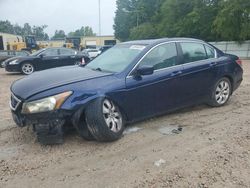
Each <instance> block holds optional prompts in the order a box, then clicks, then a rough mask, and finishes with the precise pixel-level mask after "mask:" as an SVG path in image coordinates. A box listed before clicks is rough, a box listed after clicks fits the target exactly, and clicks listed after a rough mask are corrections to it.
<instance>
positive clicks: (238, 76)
mask: <svg viewBox="0 0 250 188" xmlns="http://www.w3.org/2000/svg"><path fill="white" fill-rule="evenodd" d="M242 75H243V70H242V67H241V61H240V59H239V58H238V57H237V56H234V55H229V54H224V53H223V52H222V51H220V50H218V49H216V48H215V47H213V46H211V45H210V44H208V43H206V42H204V41H201V40H196V39H187V38H173V39H171V38H169V39H157V40H143V41H132V42H125V43H121V44H118V45H116V46H115V47H113V48H111V49H110V50H108V51H107V52H105V53H104V54H103V55H101V56H99V57H97V58H96V59H94V60H93V61H91V62H90V63H89V64H87V65H86V66H85V67H80V68H78V67H64V68H58V69H53V70H47V71H43V72H39V73H35V74H34V75H30V76H28V77H25V78H23V79H20V80H17V81H16V82H14V83H13V84H12V86H11V92H12V94H11V103H10V107H11V110H12V114H13V118H14V121H15V122H16V124H17V125H18V126H20V127H23V126H26V125H33V126H34V130H35V132H36V133H37V136H38V140H39V141H40V142H41V143H44V144H49V143H62V141H63V128H64V126H65V125H69V124H72V125H73V126H74V127H75V128H76V130H77V131H78V132H79V134H80V135H81V136H82V137H83V138H85V139H87V140H92V139H95V140H97V141H114V140H117V139H119V138H120V137H121V136H122V133H123V131H124V128H125V124H127V123H131V122H135V121H139V120H142V119H145V118H150V117H154V116H157V115H161V114H164V113H166V112H169V111H172V110H176V109H179V108H182V107H186V106H190V105H195V104H200V103H207V104H209V105H211V106H215V107H220V106H223V105H225V104H226V103H227V101H228V100H229V98H230V96H231V95H232V94H233V92H234V91H235V90H236V89H237V88H238V87H239V85H240V84H241V82H242Z"/></svg>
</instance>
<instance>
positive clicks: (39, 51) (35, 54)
mask: <svg viewBox="0 0 250 188" xmlns="http://www.w3.org/2000/svg"><path fill="white" fill-rule="evenodd" d="M44 50H45V49H41V50H38V51H36V52H34V53H33V54H31V56H38V55H39V54H40V53H42V52H43V51H44Z"/></svg>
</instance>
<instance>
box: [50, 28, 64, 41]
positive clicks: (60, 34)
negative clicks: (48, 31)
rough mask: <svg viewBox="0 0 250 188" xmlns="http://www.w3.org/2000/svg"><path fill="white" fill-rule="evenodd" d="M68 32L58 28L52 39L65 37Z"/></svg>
mask: <svg viewBox="0 0 250 188" xmlns="http://www.w3.org/2000/svg"><path fill="white" fill-rule="evenodd" d="M65 37H66V34H65V32H64V31H63V30H56V31H55V34H54V36H53V37H52V38H51V39H54V40H55V39H64V38H65Z"/></svg>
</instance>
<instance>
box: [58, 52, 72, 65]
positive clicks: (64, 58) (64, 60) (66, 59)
mask: <svg viewBox="0 0 250 188" xmlns="http://www.w3.org/2000/svg"><path fill="white" fill-rule="evenodd" d="M59 54H60V56H59V65H58V66H69V65H74V64H75V63H76V61H77V60H76V54H77V52H76V51H75V50H72V49H67V48H60V49H59Z"/></svg>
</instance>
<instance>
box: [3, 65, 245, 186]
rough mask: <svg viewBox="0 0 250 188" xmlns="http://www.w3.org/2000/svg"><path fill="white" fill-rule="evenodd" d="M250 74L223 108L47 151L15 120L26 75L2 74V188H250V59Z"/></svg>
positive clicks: (196, 110) (192, 111) (191, 111)
mask: <svg viewBox="0 0 250 188" xmlns="http://www.w3.org/2000/svg"><path fill="white" fill-rule="evenodd" d="M244 70H245V73H244V81H243V83H242V85H241V87H240V88H239V89H238V90H237V91H236V92H235V93H234V94H233V96H232V98H231V100H230V102H229V103H228V105H226V106H224V107H221V108H211V107H208V106H206V105H200V106H195V107H191V108H186V109H183V110H180V111H177V112H174V113H171V114H168V115H165V116H161V117H158V118H154V119H151V120H147V121H144V122H141V123H136V124H133V125H131V126H129V127H128V129H127V130H126V134H125V135H124V137H123V138H122V139H120V140H119V141H116V142H113V143H97V142H87V141H85V140H83V139H81V138H80V137H78V135H77V134H76V133H75V132H73V133H70V134H68V135H67V136H66V139H65V144H63V145H58V146H41V145H40V144H39V143H38V142H37V141H36V138H35V135H34V134H33V132H32V130H31V129H28V128H23V129H21V128H18V127H16V126H15V124H14V122H13V121H12V119H11V114H10V111H9V106H8V100H9V95H10V92H9V86H10V84H11V82H12V81H14V80H16V79H18V78H21V77H22V75H19V74H7V73H6V72H4V70H3V69H0V81H1V88H0V96H1V100H0V187H27V188H29V187H201V188H202V187H237V188H238V187H250V178H249V177H250V113H249V112H250V95H249V94H250V61H245V62H244ZM179 127H182V131H181V129H180V130H178V128H179ZM173 129H174V130H175V129H176V130H175V131H172V130H173Z"/></svg>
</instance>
